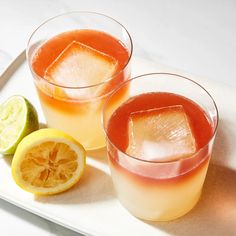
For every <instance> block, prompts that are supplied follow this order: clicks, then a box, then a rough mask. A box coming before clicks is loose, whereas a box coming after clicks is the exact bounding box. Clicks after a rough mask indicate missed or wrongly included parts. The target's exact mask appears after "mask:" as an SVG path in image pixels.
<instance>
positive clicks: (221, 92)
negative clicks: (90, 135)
mask: <svg viewBox="0 0 236 236" xmlns="http://www.w3.org/2000/svg"><path fill="white" fill-rule="evenodd" d="M132 70H133V76H134V75H138V74H143V73H148V72H175V73H179V74H182V75H185V76H188V77H190V78H192V79H194V80H196V81H198V82H200V83H201V84H202V85H204V87H205V88H206V89H207V90H208V91H209V92H210V93H211V94H212V96H213V97H214V98H215V101H216V103H217V105H218V108H219V112H220V124H219V129H218V134H217V137H216V142H215V148H214V153H213V157H212V161H211V164H210V167H209V171H208V175H207V178H206V183H205V186H204V191H203V195H202V197H201V199H200V201H199V203H198V204H197V206H196V207H195V208H194V209H193V210H192V211H191V212H190V213H188V214H187V215H185V216H184V217H182V218H180V219H178V220H175V221H172V222H161V223H150V222H145V221H141V220H139V219H137V218H135V217H133V216H132V215H130V214H129V213H128V212H127V211H126V209H124V208H123V207H122V206H121V204H120V203H119V202H118V200H117V198H116V195H115V192H114V189H113V185H112V182H111V178H110V173H109V168H108V165H107V160H106V152H105V149H103V150H100V151H96V152H95V151H94V152H89V153H88V159H87V160H88V161H87V164H88V165H87V169H86V172H85V174H84V176H83V177H82V179H81V181H79V183H78V184H77V185H76V186H75V187H73V188H72V189H70V190H69V191H67V192H65V193H62V194H59V195H55V196H50V197H39V196H34V195H32V194H30V193H27V192H25V191H23V190H22V189H20V188H19V187H18V186H17V185H16V184H15V183H14V181H13V179H12V176H11V167H10V165H11V158H4V157H2V156H0V198H2V199H4V200H6V201H8V202H10V203H12V204H14V205H16V206H18V207H21V208H23V209H25V210H27V211H30V212H32V213H34V214H36V215H39V216H41V217H43V218H46V219H48V220H50V221H53V222H55V223H58V224H60V225H63V226H65V227H67V228H70V229H72V230H75V231H77V232H80V233H83V234H85V235H94V236H95V235H96V236H106V235H107V236H108V235H112V236H126V235H127V236H128V235H135V236H154V235H155V236H158V235H160V236H162V235H178V236H179V235H181V236H185V235H191V236H195V235H196V236H197V235H201V236H204V235H227V236H230V235H232V236H233V235H236V226H235V223H236V109H235V101H236V89H235V88H229V87H226V86H223V85H220V84H215V83H210V82H209V81H207V80H206V79H200V78H197V77H196V76H191V75H189V74H187V73H184V72H180V71H177V70H175V69H173V68H169V67H167V66H163V65H159V64H154V63H151V62H148V61H146V60H142V59H137V58H134V59H133V64H132ZM14 94H21V95H24V96H25V97H27V98H28V99H29V100H30V101H31V102H32V103H33V104H34V105H35V107H36V108H37V110H38V113H39V118H40V121H41V122H42V123H44V118H43V115H42V111H41V108H40V105H39V101H38V98H37V95H36V90H35V88H34V85H33V82H32V77H31V74H30V72H29V69H28V66H27V64H26V61H25V54H24V52H23V53H22V54H21V55H20V56H19V57H18V58H17V59H16V60H15V61H14V62H13V63H12V64H11V65H10V66H9V68H8V69H7V70H6V71H5V72H4V74H3V75H2V76H1V77H0V102H3V101H4V100H5V99H6V98H7V97H9V96H11V95H14Z"/></svg>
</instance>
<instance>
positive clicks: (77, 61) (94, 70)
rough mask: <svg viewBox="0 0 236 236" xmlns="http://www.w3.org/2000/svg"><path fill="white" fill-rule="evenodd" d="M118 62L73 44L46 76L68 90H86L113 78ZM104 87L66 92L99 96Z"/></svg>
mask: <svg viewBox="0 0 236 236" xmlns="http://www.w3.org/2000/svg"><path fill="white" fill-rule="evenodd" d="M116 68H117V60H116V59H115V58H113V57H111V56H109V55H107V54H105V53H102V52H99V51H98V50H96V49H94V48H91V47H89V46H87V45H85V44H82V43H80V42H76V41H73V42H72V43H70V44H69V45H68V46H67V47H66V48H65V49H64V50H63V51H62V52H61V54H60V55H59V56H58V57H57V58H56V59H55V61H54V62H52V64H51V65H50V66H49V67H48V68H47V70H46V71H45V75H44V77H45V78H46V79H47V80H49V81H52V82H54V83H56V84H58V85H62V86H66V87H84V86H89V85H95V84H98V83H101V82H103V81H105V80H106V79H108V78H109V77H111V76H112V75H113V74H114V72H115V70H116ZM103 89H104V86H98V87H94V88H92V89H76V90H75V89H65V90H64V92H65V93H67V95H68V96H69V97H71V96H72V97H73V98H80V97H84V96H85V97H90V95H99V93H101V92H102V90H103Z"/></svg>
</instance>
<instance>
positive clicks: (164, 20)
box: [0, 0, 236, 236]
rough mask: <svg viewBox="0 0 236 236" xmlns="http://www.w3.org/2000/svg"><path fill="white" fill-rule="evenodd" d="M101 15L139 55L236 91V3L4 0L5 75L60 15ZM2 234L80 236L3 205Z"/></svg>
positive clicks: (0, 38) (0, 51)
mask: <svg viewBox="0 0 236 236" xmlns="http://www.w3.org/2000/svg"><path fill="white" fill-rule="evenodd" d="M74 10H86V11H96V12H100V13H104V14H107V15H109V16H112V17H113V18H115V19H117V20H118V21H120V22H121V23H122V24H124V25H125V26H126V28H127V29H128V31H129V32H130V34H131V36H132V38H133V42H134V54H135V55H136V56H139V57H143V58H145V59H148V60H152V61H156V62H160V63H162V64H166V65H169V66H172V67H175V68H178V69H181V70H184V71H187V72H190V73H192V74H196V75H200V76H201V77H206V78H208V79H209V80H212V81H217V82H219V83H222V84H225V85H227V86H231V87H236V1H234V0H205V1H204V0H199V1H193V0H177V1H173V0H172V1H171V0H156V1H155V0H145V1H142V0H137V1H135V0H120V1H115V0H94V1H92V0H83V1H81V0H71V1H70V0H59V1H56V0H51V1H50V0H40V1H34V0H21V1H17V0H0V72H1V71H2V70H3V69H4V67H5V66H6V65H7V63H8V62H10V60H12V59H13V58H14V57H16V56H17V55H18V54H19V53H20V52H21V51H23V50H24V48H25V47H26V44H27V40H28V38H29V36H30V34H31V33H32V32H33V30H34V29H35V28H36V27H37V26H38V25H39V24H40V23H42V22H43V21H44V20H46V19H47V18H49V17H52V16H54V15H57V14H60V13H64V12H67V11H74ZM0 231H1V233H0V234H1V235H12V236H14V235H34V236H37V235H40V236H44V235H63V236H64V235H78V234H76V233H74V232H72V231H70V230H67V229H64V228H63V227H61V226H57V225H55V224H53V223H50V222H48V221H46V220H44V219H42V218H40V217H38V216H35V215H33V214H31V213H28V212H26V211H24V210H21V209H19V208H17V207H15V206H13V205H11V204H9V203H6V202H4V201H2V200H0Z"/></svg>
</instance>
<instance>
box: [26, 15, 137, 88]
mask: <svg viewBox="0 0 236 236" xmlns="http://www.w3.org/2000/svg"><path fill="white" fill-rule="evenodd" d="M70 14H90V15H97V16H102V17H104V18H107V19H109V20H111V21H113V22H115V23H116V24H118V25H120V26H121V28H122V29H124V30H125V32H126V33H127V35H128V38H129V41H130V54H129V57H128V60H127V62H126V63H125V65H124V66H123V67H122V68H121V69H120V70H119V71H118V72H116V73H115V74H114V75H112V76H110V77H108V78H107V79H106V80H104V81H102V82H100V83H97V84H92V85H87V86H63V85H60V84H56V83H53V82H51V81H49V80H47V79H45V78H44V77H42V76H39V75H38V74H37V73H36V72H35V71H34V69H33V68H32V66H31V63H30V60H29V48H30V47H29V46H30V43H31V40H32V38H33V37H34V35H35V34H36V33H37V31H38V30H39V29H41V28H42V27H43V26H44V25H46V24H47V23H48V22H51V21H53V20H55V19H57V18H60V17H63V16H66V15H70ZM132 55H133V41H132V38H131V35H130V33H129V31H128V30H127V29H126V28H125V26H124V25H123V24H121V23H120V22H119V21H117V20H115V19H114V18H112V17H110V16H108V15H105V14H103V13H98V12H94V11H70V12H66V13H62V14H59V15H56V16H53V17H51V18H49V19H47V20H45V21H44V22H43V23H41V24H40V25H39V26H38V27H36V29H35V30H34V31H33V33H32V34H31V35H30V38H29V39H28V42H27V47H26V58H27V62H28V65H29V68H30V71H31V73H32V74H33V75H34V76H35V77H37V78H40V79H43V80H44V81H45V82H47V83H49V84H51V85H53V86H57V87H60V88H64V89H90V88H94V87H97V86H101V85H104V84H107V83H108V82H110V81H111V80H112V79H113V78H115V77H117V76H119V75H120V74H121V73H122V72H123V71H124V70H125V69H126V68H127V67H128V65H129V63H130V61H131V58H132Z"/></svg>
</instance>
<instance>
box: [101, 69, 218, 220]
mask: <svg viewBox="0 0 236 236" xmlns="http://www.w3.org/2000/svg"><path fill="white" fill-rule="evenodd" d="M126 88H129V96H128V97H127V99H126V101H123V102H121V103H120V104H116V106H115V107H114V106H113V104H114V101H113V99H115V98H116V97H117V96H119V93H122V91H123V90H125V89H126ZM217 122H218V114H217V108H216V106H215V103H214V101H213V99H212V98H211V96H210V95H209V94H208V92H207V91H206V90H205V89H204V88H202V87H201V86H200V85H198V84H197V83H195V82H193V81H191V80H189V79H187V78H184V77H181V76H177V75H173V74H149V75H144V76H140V77H137V78H134V79H131V80H129V81H126V82H125V83H123V84H122V86H120V87H119V88H118V89H117V90H116V91H115V92H114V93H113V94H112V95H111V96H110V97H109V99H108V101H107V103H106V105H105V108H104V128H105V131H106V134H107V151H108V158H109V165H110V169H111V174H112V179H113V183H114V186H115V189H116V191H117V195H118V198H119V199H120V201H121V203H122V204H123V205H124V206H125V207H126V208H127V209H128V210H129V211H130V212H131V213H132V214H133V215H135V216H137V217H139V218H141V219H145V220H152V221H165V220H172V219H175V218H178V217H180V216H182V215H184V214H185V213H187V212H188V211H189V210H190V209H192V208H193V206H194V205H195V204H196V203H197V201H198V199H199V197H200V195H201V191H202V186H203V183H204V179H205V176H206V173H207V168H208V164H209V161H210V157H211V152H212V146H213V142H214V137H215V131H216V128H217Z"/></svg>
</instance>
